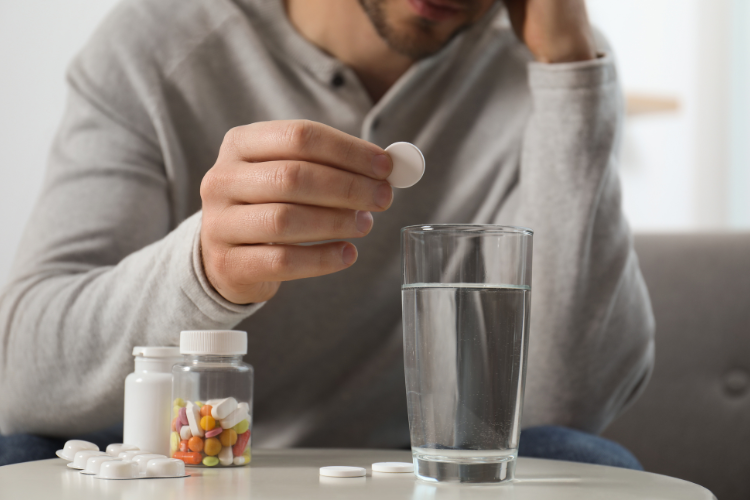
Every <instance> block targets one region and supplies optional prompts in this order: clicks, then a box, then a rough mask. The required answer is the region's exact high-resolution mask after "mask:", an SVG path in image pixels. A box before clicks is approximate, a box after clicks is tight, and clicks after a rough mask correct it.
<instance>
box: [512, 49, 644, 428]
mask: <svg viewBox="0 0 750 500" xmlns="http://www.w3.org/2000/svg"><path fill="white" fill-rule="evenodd" d="M530 86H531V92H532V98H533V105H534V113H533V115H532V118H531V121H530V124H529V126H528V128H527V133H526V136H525V142H524V146H523V153H522V160H521V172H520V195H521V206H522V213H523V215H522V217H521V219H520V221H521V223H523V224H524V225H528V226H529V227H532V228H533V229H534V230H535V236H534V239H535V242H534V247H535V255H534V285H533V309H532V314H531V317H532V323H531V329H532V330H531V335H532V337H531V342H530V360H529V370H530V371H529V378H528V385H527V391H528V393H529V394H531V395H533V396H532V397H534V399H535V401H537V402H541V404H539V405H537V406H535V410H534V413H527V414H526V424H527V425H539V424H545V423H558V424H565V425H570V426H573V427H578V428H582V429H585V430H588V431H593V432H598V431H600V430H601V429H602V428H603V427H604V426H606V424H607V423H608V422H609V421H610V420H611V419H612V418H613V417H614V416H615V415H616V413H617V412H618V411H620V410H621V409H622V407H623V405H624V404H626V402H627V401H628V398H629V397H630V396H631V395H632V392H633V390H634V388H635V387H636V386H637V385H638V383H639V382H640V381H642V380H643V378H644V377H646V376H647V374H648V372H649V369H650V365H651V363H652V359H653V352H652V349H653V344H652V337H653V329H654V325H653V318H652V314H651V308H650V303H649V299H648V294H647V291H646V289H645V286H644V284H643V280H642V278H641V276H640V271H639V269H638V265H637V259H636V257H635V253H634V251H633V248H632V242H631V236H630V231H629V228H628V226H627V223H626V221H625V219H624V216H623V214H622V211H621V207H620V188H619V180H618V177H617V170H616V157H615V148H616V143H617V138H618V134H619V130H620V121H621V118H622V110H621V105H620V92H619V87H618V84H617V79H616V72H615V68H614V65H613V63H612V61H611V59H609V58H606V57H605V58H603V59H599V60H595V61H589V62H584V63H573V64H561V65H545V64H538V63H534V64H532V67H531V70H530ZM534 364H540V365H541V364H544V365H545V369H544V370H543V373H545V374H549V373H555V374H559V375H558V376H556V377H554V378H552V377H547V376H542V375H540V374H541V373H542V371H541V370H535V369H534Z"/></svg>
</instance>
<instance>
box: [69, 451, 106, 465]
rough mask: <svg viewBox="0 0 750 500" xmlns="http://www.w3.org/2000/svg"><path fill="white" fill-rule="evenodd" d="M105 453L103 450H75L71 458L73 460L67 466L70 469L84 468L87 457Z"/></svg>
mask: <svg viewBox="0 0 750 500" xmlns="http://www.w3.org/2000/svg"><path fill="white" fill-rule="evenodd" d="M102 455H106V453H104V452H103V451H94V450H81V451H77V452H76V455H75V457H74V458H73V461H72V462H70V463H69V464H68V467H70V468H71V469H85V468H86V461H87V460H88V459H89V457H98V456H102Z"/></svg>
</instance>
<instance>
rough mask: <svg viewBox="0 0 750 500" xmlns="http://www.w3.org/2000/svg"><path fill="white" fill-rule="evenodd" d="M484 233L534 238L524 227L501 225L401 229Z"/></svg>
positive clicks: (406, 231) (532, 233)
mask: <svg viewBox="0 0 750 500" xmlns="http://www.w3.org/2000/svg"><path fill="white" fill-rule="evenodd" d="M479 231H482V232H484V233H489V234H520V235H525V236H533V235H534V231H533V230H532V229H530V228H528V227H523V226H503V225H499V224H415V225H412V226H406V227H402V228H401V233H402V234H403V233H416V232H425V233H433V234H434V233H442V232H457V233H469V234H470V233H475V232H479Z"/></svg>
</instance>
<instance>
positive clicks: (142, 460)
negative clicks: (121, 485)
mask: <svg viewBox="0 0 750 500" xmlns="http://www.w3.org/2000/svg"><path fill="white" fill-rule="evenodd" d="M155 458H167V457H166V455H160V454H158V453H148V454H146V455H138V456H137V457H133V460H132V462H133V463H134V464H136V465H137V466H138V473H139V474H143V473H144V472H146V464H147V463H148V462H149V460H153V459H155Z"/></svg>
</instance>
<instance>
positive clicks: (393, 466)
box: [372, 462, 414, 472]
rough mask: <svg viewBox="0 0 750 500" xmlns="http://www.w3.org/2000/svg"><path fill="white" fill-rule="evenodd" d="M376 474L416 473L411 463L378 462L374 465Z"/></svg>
mask: <svg viewBox="0 0 750 500" xmlns="http://www.w3.org/2000/svg"><path fill="white" fill-rule="evenodd" d="M372 470H373V471H374V472H414V464H412V463H409V462H378V463H374V464H372Z"/></svg>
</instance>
